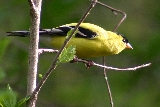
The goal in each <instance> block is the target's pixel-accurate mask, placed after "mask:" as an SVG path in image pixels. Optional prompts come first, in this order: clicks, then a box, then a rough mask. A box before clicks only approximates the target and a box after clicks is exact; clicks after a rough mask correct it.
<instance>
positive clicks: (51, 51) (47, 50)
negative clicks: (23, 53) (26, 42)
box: [38, 49, 59, 55]
mask: <svg viewBox="0 0 160 107" xmlns="http://www.w3.org/2000/svg"><path fill="white" fill-rule="evenodd" d="M43 52H49V53H58V52H59V50H54V49H38V54H39V55H40V54H42V53H43Z"/></svg>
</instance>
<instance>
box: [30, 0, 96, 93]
mask: <svg viewBox="0 0 160 107" xmlns="http://www.w3.org/2000/svg"><path fill="white" fill-rule="evenodd" d="M95 1H97V0H93V1H92V2H91V4H90V6H89V7H88V9H87V10H86V11H85V13H84V15H83V16H82V18H81V19H80V20H79V22H78V24H77V25H76V26H75V28H74V30H73V31H72V33H71V34H70V36H69V37H68V38H66V40H65V41H64V44H63V45H62V47H61V49H60V50H59V52H58V54H57V55H56V57H55V58H54V60H53V62H52V65H51V66H50V68H49V69H48V71H47V72H46V74H45V75H44V77H43V78H42V80H41V81H40V82H39V83H38V85H37V87H36V88H35V90H34V93H33V94H32V96H37V94H38V93H39V91H40V89H41V87H42V86H43V84H44V83H45V81H46V80H47V78H48V77H49V75H50V74H51V72H52V71H53V69H55V68H56V67H57V64H56V63H57V61H58V57H59V56H60V54H61V53H62V51H63V50H64V48H65V46H66V45H67V44H68V42H69V41H70V39H71V38H72V36H73V34H74V32H75V31H76V30H77V29H78V27H79V25H80V24H81V23H82V22H83V21H84V19H85V18H86V17H87V15H88V14H89V12H90V11H91V9H92V8H93V7H94V6H95V4H96V2H95Z"/></svg>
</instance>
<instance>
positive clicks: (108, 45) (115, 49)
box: [7, 23, 133, 58]
mask: <svg viewBox="0 0 160 107" xmlns="http://www.w3.org/2000/svg"><path fill="white" fill-rule="evenodd" d="M76 25H77V23H71V24H66V25H62V26H59V27H56V28H51V29H41V30H40V31H39V33H40V41H43V43H45V44H47V45H49V46H52V47H53V48H55V49H59V48H60V47H61V46H62V44H63V43H64V40H65V38H66V35H67V33H68V32H69V31H70V30H71V29H74V27H75V26H76ZM7 33H8V34H7V35H8V36H22V37H25V36H28V35H29V34H30V32H29V31H11V32H7ZM70 45H75V46H76V56H77V57H79V58H89V57H100V56H107V55H113V54H118V53H120V52H121V51H122V50H124V49H126V48H130V49H133V48H132V46H131V45H130V44H129V42H128V40H127V38H126V37H124V36H123V35H121V34H119V33H116V32H111V31H106V30H104V29H103V28H101V27H99V26H97V25H94V24H90V23H81V24H80V26H79V28H78V31H77V32H76V34H75V35H74V36H73V38H72V39H71V40H70V42H69V43H68V45H67V47H68V46H70Z"/></svg>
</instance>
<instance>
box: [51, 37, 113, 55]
mask: <svg viewBox="0 0 160 107" xmlns="http://www.w3.org/2000/svg"><path fill="white" fill-rule="evenodd" d="M64 40H65V38H64V37H54V38H53V39H52V46H53V47H54V48H56V49H59V48H60V47H61V46H62V44H63V43H64ZM70 45H75V46H76V55H77V57H79V58H89V57H100V56H106V55H111V54H113V53H112V52H110V51H109V50H106V49H105V48H104V46H102V44H101V43H100V41H98V40H96V39H94V40H92V39H84V38H73V39H71V40H70V42H69V43H68V45H67V47H68V46H70ZM106 48H107V47H106Z"/></svg>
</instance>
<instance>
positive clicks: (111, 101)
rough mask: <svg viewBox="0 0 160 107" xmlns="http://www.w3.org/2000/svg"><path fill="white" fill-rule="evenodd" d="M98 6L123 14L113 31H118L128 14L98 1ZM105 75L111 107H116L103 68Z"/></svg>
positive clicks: (104, 70)
mask: <svg viewBox="0 0 160 107" xmlns="http://www.w3.org/2000/svg"><path fill="white" fill-rule="evenodd" d="M97 3H98V4H100V5H102V6H104V7H106V8H109V9H111V10H112V11H113V12H114V11H116V12H119V13H121V14H123V15H124V16H123V18H122V19H121V20H120V21H119V23H118V24H117V26H116V27H115V28H114V29H113V31H116V29H117V28H118V27H119V25H121V23H122V22H123V21H124V19H125V18H126V16H127V14H126V13H125V12H123V11H121V10H118V9H115V8H113V7H111V6H108V5H106V4H103V3H101V2H99V1H97ZM116 15H117V14H116ZM103 65H104V66H105V57H104V56H103ZM103 73H104V77H105V80H106V84H107V88H108V92H109V96H110V103H111V107H114V103H113V98H112V93H111V89H110V86H109V82H108V79H107V74H106V69H105V68H103Z"/></svg>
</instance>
